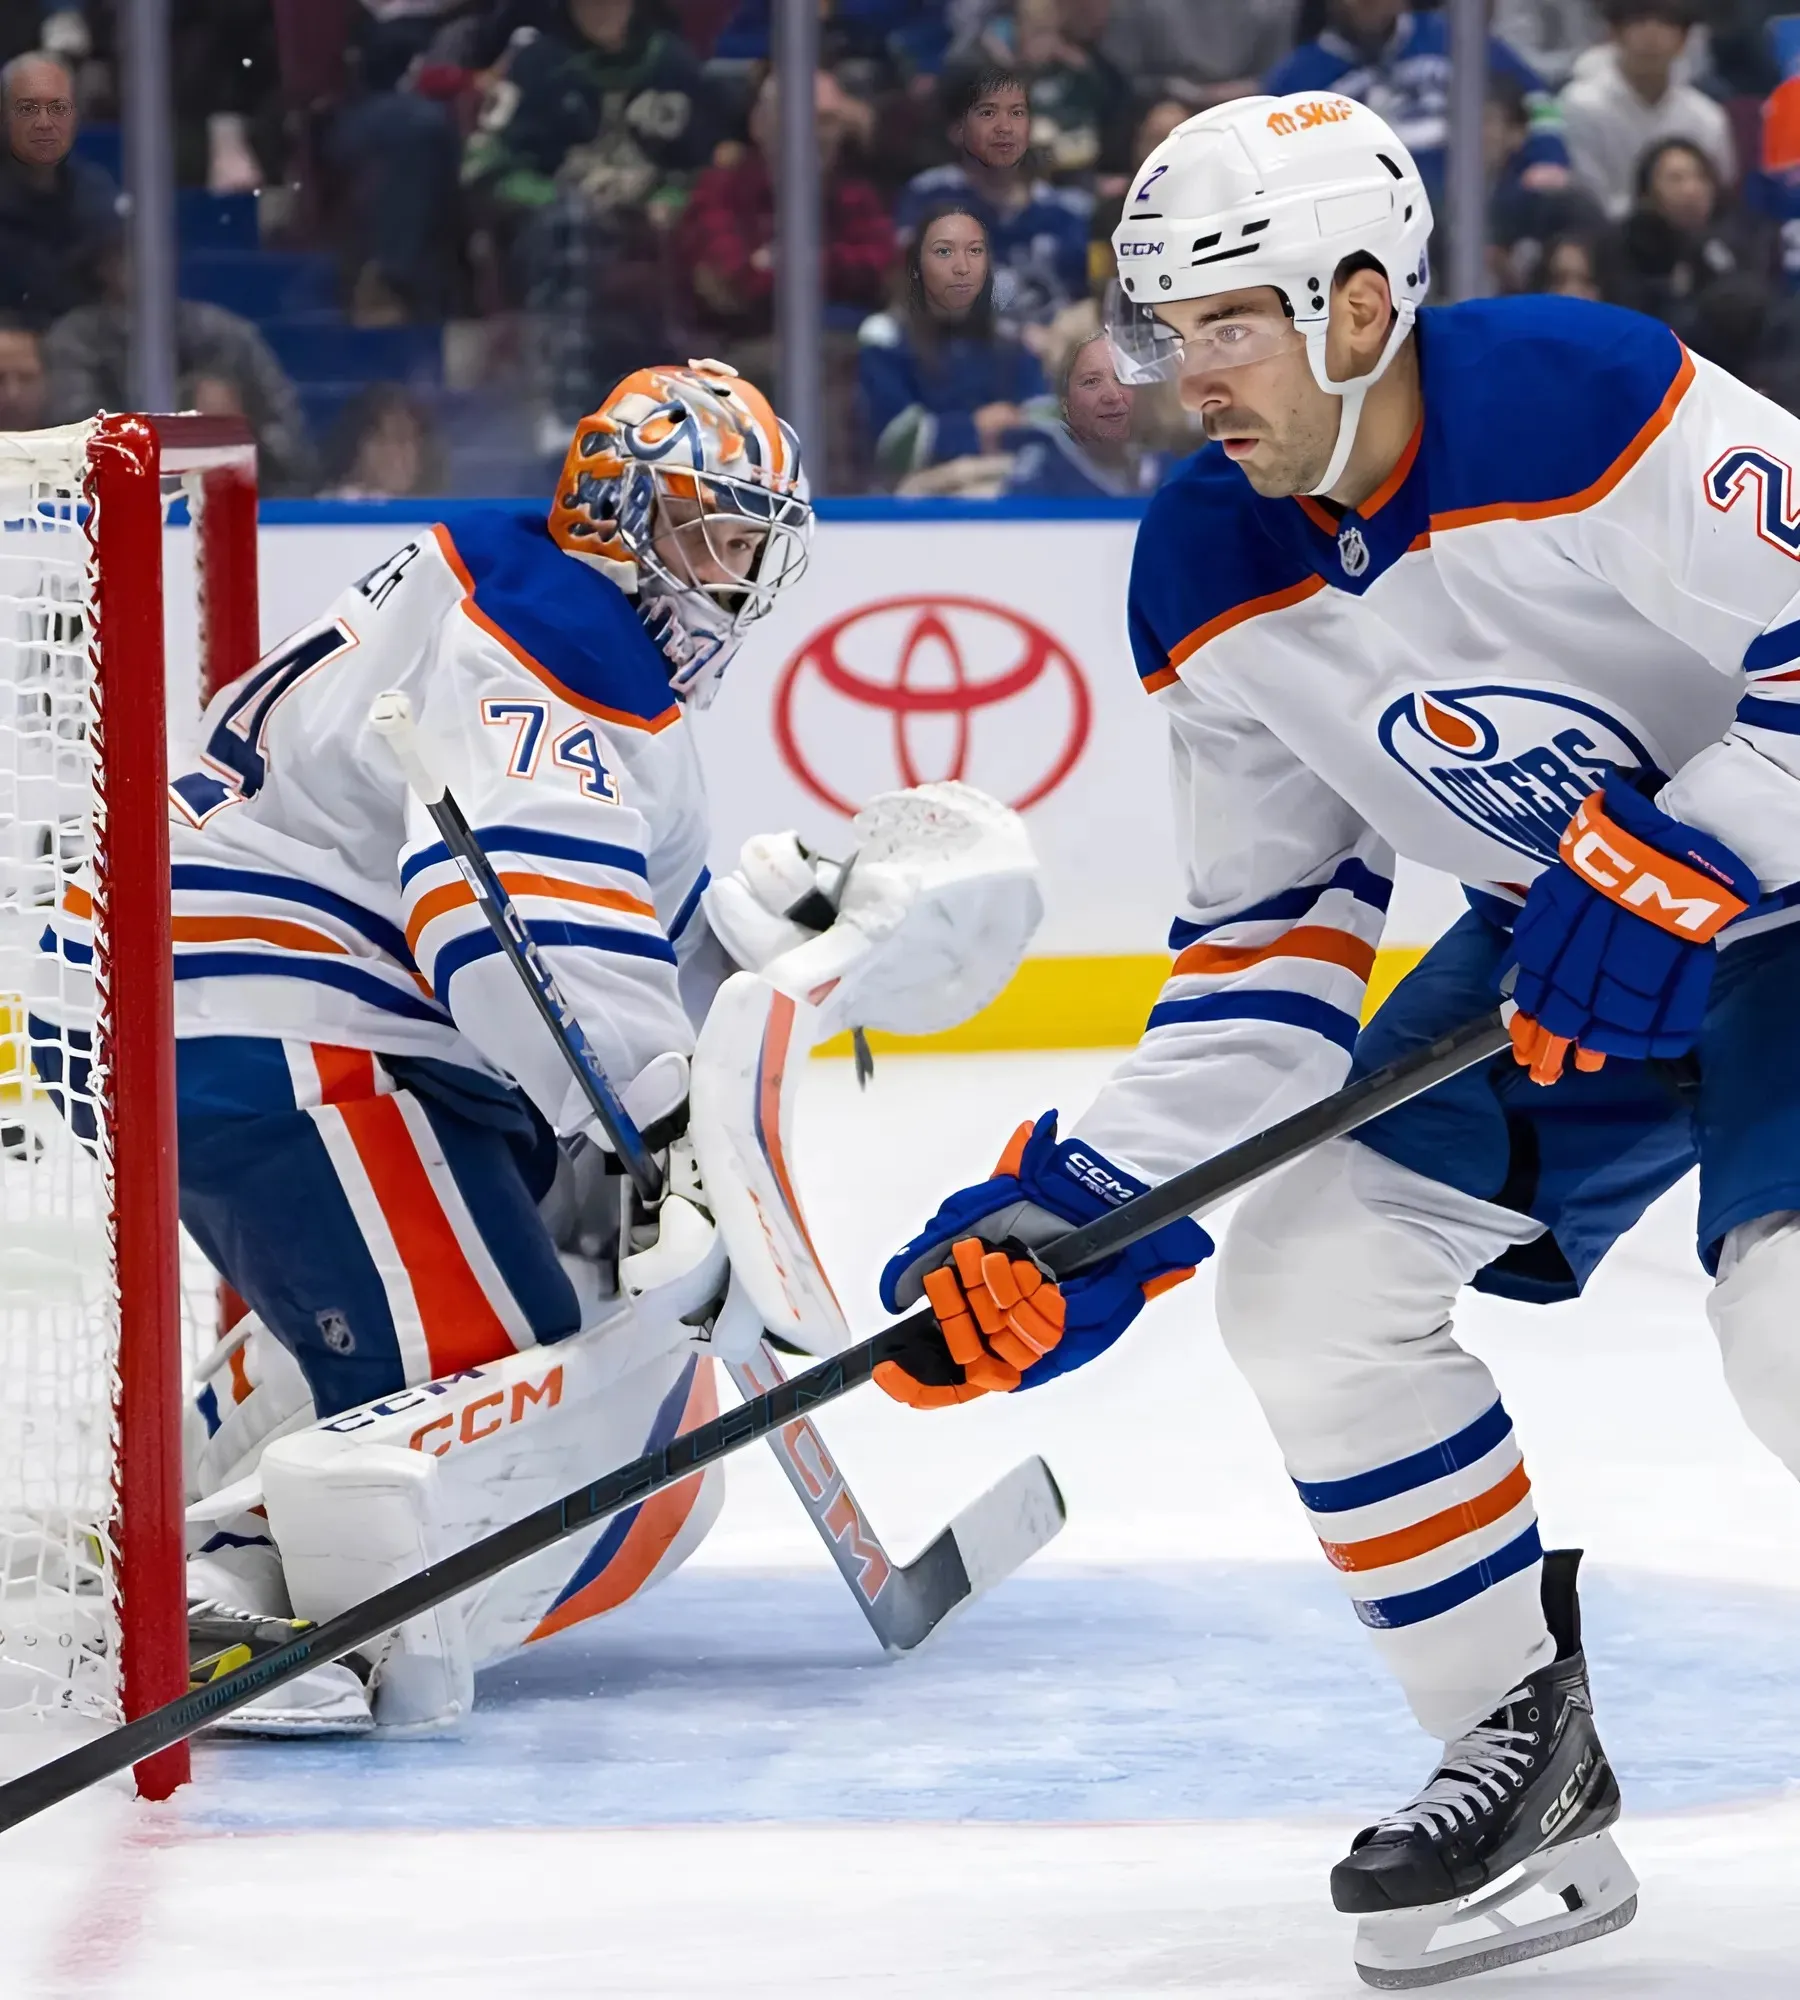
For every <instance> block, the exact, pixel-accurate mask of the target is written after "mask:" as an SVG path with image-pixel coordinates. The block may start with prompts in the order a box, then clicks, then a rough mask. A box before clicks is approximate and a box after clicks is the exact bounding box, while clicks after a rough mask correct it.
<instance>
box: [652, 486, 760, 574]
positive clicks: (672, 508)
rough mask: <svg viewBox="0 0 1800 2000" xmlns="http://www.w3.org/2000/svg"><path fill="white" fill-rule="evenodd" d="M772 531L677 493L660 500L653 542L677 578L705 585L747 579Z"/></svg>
mask: <svg viewBox="0 0 1800 2000" xmlns="http://www.w3.org/2000/svg"><path fill="white" fill-rule="evenodd" d="M767 533H768V531H767V529H765V528H761V527H758V526H757V525H756V523H755V522H753V521H745V520H742V519H740V518H739V517H738V516H737V515H735V514H719V513H708V512H706V511H704V510H703V509H702V508H701V506H700V503H699V502H698V501H697V500H683V499H678V498H676V497H675V496H673V495H670V496H668V497H666V498H664V499H663V500H662V501H661V502H660V503H659V505H658V514H657V529H656V534H655V537H654V547H655V549H656V555H657V559H658V561H660V562H661V563H662V565H663V567H664V568H665V569H667V570H668V572H669V574H670V575H671V576H673V577H674V578H675V579H676V581H677V582H680V583H686V584H692V585H695V586H696V587H698V588H700V589H705V588H707V587H708V586H711V587H713V588H720V587H729V586H730V585H732V584H734V583H742V582H743V581H744V579H745V578H746V577H747V576H748V575H749V574H750V572H751V571H752V570H753V569H754V568H755V567H756V559H757V557H758V556H760V555H761V554H762V546H763V541H764V539H765V537H766V535H767Z"/></svg>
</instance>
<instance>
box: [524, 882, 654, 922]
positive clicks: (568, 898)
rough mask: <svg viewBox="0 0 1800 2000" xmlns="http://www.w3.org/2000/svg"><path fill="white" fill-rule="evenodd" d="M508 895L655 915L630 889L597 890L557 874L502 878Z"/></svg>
mask: <svg viewBox="0 0 1800 2000" xmlns="http://www.w3.org/2000/svg"><path fill="white" fill-rule="evenodd" d="M500 882H501V886H502V887H503V888H504V889H505V890H506V893H507V894H508V895H509V896H548V897H550V898H551V899H552V900H553V901H561V902H565V903H591V904H592V905H593V906H594V908H595V909H597V910H623V911H625V912H626V913H627V914H628V915H630V916H634V917H650V918H654V917H655V915H656V906H655V905H654V904H652V903H647V902H645V901H644V899H643V897H642V896H634V895H633V894H632V893H631V891H630V890H629V889H597V888H595V887H594V886H593V884H592V883H590V882H565V881H563V879H562V878H561V877H560V876H557V875H502V876H501V877H500Z"/></svg>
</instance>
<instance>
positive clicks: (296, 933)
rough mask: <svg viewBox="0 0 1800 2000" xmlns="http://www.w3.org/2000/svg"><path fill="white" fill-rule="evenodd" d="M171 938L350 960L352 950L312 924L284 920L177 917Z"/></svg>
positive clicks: (189, 941)
mask: <svg viewBox="0 0 1800 2000" xmlns="http://www.w3.org/2000/svg"><path fill="white" fill-rule="evenodd" d="M169 935H170V936H171V937H172V938H173V939H174V940H175V942H176V943H177V944H275V945H280V946H281V947H282V949H283V950H284V951H322V952H331V953H335V954H336V955H338V956H339V957H343V958H348V957H349V956H350V947H349V946H348V945H347V944H342V943H340V942H339V941H338V940H337V939H336V938H334V937H328V936H327V935H326V934H325V932H323V931H316V930H314V929H313V927H312V925H311V924H296V923H290V922H289V921H288V920H287V919H286V918H285V917H176V918H175V919H174V920H173V921H172V922H171V923H170V925H169Z"/></svg>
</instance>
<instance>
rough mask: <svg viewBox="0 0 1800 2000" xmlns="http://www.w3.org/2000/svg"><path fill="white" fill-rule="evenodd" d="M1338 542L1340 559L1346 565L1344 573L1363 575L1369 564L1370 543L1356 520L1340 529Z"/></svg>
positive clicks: (1347, 574)
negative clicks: (1365, 538)
mask: <svg viewBox="0 0 1800 2000" xmlns="http://www.w3.org/2000/svg"><path fill="white" fill-rule="evenodd" d="M1337 544H1338V561H1339V562H1340V563H1342V564H1343V566H1344V574H1345V575H1346V576H1361V575H1362V573H1363V571H1364V570H1366V569H1367V568H1368V566H1369V545H1368V543H1367V542H1365V541H1364V540H1363V531H1362V530H1361V529H1360V528H1359V527H1358V526H1357V525H1356V523H1355V522H1354V521H1352V522H1351V523H1350V524H1349V525H1348V526H1347V527H1344V528H1340V529H1339V530H1338V538H1337Z"/></svg>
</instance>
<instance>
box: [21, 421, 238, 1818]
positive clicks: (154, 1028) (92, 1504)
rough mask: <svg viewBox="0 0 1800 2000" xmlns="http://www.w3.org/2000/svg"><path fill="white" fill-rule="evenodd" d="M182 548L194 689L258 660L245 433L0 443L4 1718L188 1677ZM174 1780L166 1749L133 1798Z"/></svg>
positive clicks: (139, 1702) (100, 429)
mask: <svg viewBox="0 0 1800 2000" xmlns="http://www.w3.org/2000/svg"><path fill="white" fill-rule="evenodd" d="M184 496H185V498H186V499H187V501H188V504H189V508H190V518H191V519H192V522H193V527H192V532H191V535H187V536H184V535H181V534H179V533H177V532H172V530H171V526H170V522H169V515H170V509H171V505H172V503H173V502H174V501H176V500H178V499H179V498H182V497H184ZM190 548H191V550H192V552H193V563H192V588H193V589H194V591H195V594H196V605H197V618H196V627H197V630H198V633H199V657H198V659H197V660H196V662H195V668H196V675H195V683H194V685H195V686H196V689H197V691H198V692H199V693H201V694H202V695H204V693H206V692H208V691H210V690H211V689H212V688H214V687H216V686H218V685H221V684H223V683H224V682H225V681H227V680H231V679H234V678H236V676H237V675H238V674H240V673H242V672H244V671H245V670H246V669H247V668H249V667H250V666H251V665H253V664H254V662H255V659H256V657H257V654H258V652H259V651H260V644H259V633H258V606H257V548H256V471H255V446H254V444H253V442H252V439H251V434H250V431H249V428H248V426H247V425H246V424H244V423H243V422H242V421H241V420H239V419H234V418H215V417H195V416H174V417H149V416H134V415H124V416H102V417H100V418H97V419H95V420H94V421H93V422H91V423H87V424H79V425H71V426H67V427H65V428H64V429H61V430H53V431H44V432H28V433H20V434H16V435H0V693H3V694H4V695H5V700H4V703H3V705H0V841H4V842H5V846H4V848H3V849H0V924H4V925H5V926H6V928H4V929H0V1023H5V1022H10V1026H9V1027H8V1028H7V1041H6V1042H5V1043H0V1055H3V1056H5V1057H6V1060H4V1061H0V1097H4V1098H7V1099H9V1100H10V1101H11V1102H12V1103H16V1105H17V1107H18V1109H17V1111H16V1113H14V1112H12V1111H11V1110H10V1108H7V1116H9V1117H11V1116H16V1118H17V1120H18V1123H17V1125H16V1127H14V1128H13V1131H14V1133H15V1135H16V1136H15V1139H14V1142H13V1143H12V1144H11V1145H9V1147H8V1148H7V1149H6V1154H5V1157H4V1158H3V1159H0V1230H11V1231H13V1232H14V1234H15V1242H16V1243H20V1244H22V1245H24V1247H23V1248H21V1249H19V1250H18V1251H17V1252H16V1253H15V1256H14V1262H15V1263H17V1264H19V1265H20V1266H21V1272H14V1273H13V1274H12V1278H11V1279H9V1278H8V1276H7V1272H6V1270H5V1269H0V1371H3V1372H0V1398H8V1397H10V1398H11V1401H10V1403H9V1404H7V1405H4V1406H0V1613H3V1615H0V1725H4V1724H5V1723H6V1722H7V1721H8V1720H9V1719H10V1720H17V1719H18V1717H19V1716H20V1715H23V1716H24V1717H26V1718H27V1723H28V1725H29V1724H30V1723H32V1722H38V1721H49V1722H54V1721H56V1720H57V1719H58V1718H60V1717H64V1716H74V1717H76V1718H79V1719H82V1720H83V1721H85V1722H86V1723H88V1724H89V1725H90V1726H91V1725H92V1724H93V1723H95V1722H98V1723H100V1724H102V1725H104V1724H105V1723H107V1722H109V1721H112V1720H116V1719H120V1718H124V1719H129V1718H131V1717H134V1716H137V1715H140V1714H142V1713H144V1712H145V1711H146V1710H148V1709H151V1708H154V1707H156V1706H158V1705H159V1704H160V1703H162V1702H165V1701H168V1700H170V1699H172V1698H173V1697H174V1696H176V1695H178V1694H180V1693H181V1692H182V1690H183V1689H184V1688H185V1686H186V1684H187V1629H186V1593H185V1588H184V1577H183V1523H182V1513H183V1490H182V1464H181V1432H182V1396H183V1380H184V1361H185V1354H184V1336H183V1324H182V1297H181V1273H180V1250H179V1221H178V1211H177V1188H176V1172H175V1040H174V987H173V973H172V964H171V936H170V909H169V904H170V895H169V834H168V806H167V798H168V754H167V752H168V744H167V738H168V729H169V723H170V709H171V686H172V677H171V674H170V671H169V661H168V657H167V646H166V642H165V618H166V609H167V604H166V599H167V597H168V596H169V594H170V593H171V592H172V591H173V590H174V589H175V588H177V587H185V584H186V579H185V578H183V579H182V580H181V583H180V585H178V583H177V580H176V578H175V577H173V576H172V575H170V574H169V573H168V572H169V569H170V567H171V564H172V559H173V558H174V557H176V556H177V555H178V554H182V553H184V552H185V551H186V550H188V549H190ZM182 719H183V720H185V718H182ZM8 798H10V801H11V807H12V810H11V812H10V815H9V813H8V812H7V810H6V805H7V800H8ZM9 828H10V833H9V832H8V829H9ZM84 926H85V927H84ZM34 953H35V954H36V956H35V957H34V956H32V954H34ZM45 1100H48V1105H46V1102H45ZM0 1108H5V1107H0ZM21 1222H23V1223H24V1224H25V1225H26V1228H25V1230H24V1231H23V1232H20V1231H19V1230H18V1225H19V1224H20V1223H21ZM97 1263H98V1264H100V1265H102V1266H106V1267H108V1268H103V1269H99V1270H96V1269H95V1268H94V1267H95V1265H96V1264H97ZM8 1375H10V1377H11V1378H12V1379H11V1381H10V1383H9V1380H8V1379H7V1378H8ZM108 1377H110V1385H111V1408H110V1409H108V1408H107V1407H106V1406H105V1402H104V1398H105V1394H106V1386H105V1385H106V1381H107V1378H108ZM9 1444H10V1446H11V1447H12V1448H11V1450H10V1451H9V1449H8V1447H9ZM103 1473H104V1474H109V1475H110V1480H109V1482H108V1483H106V1484H103V1483H102V1474H103ZM90 1516H91V1517H93V1518H90ZM44 1754H45V1755H48V1754H50V1751H49V1748H48V1747H46V1749H45V1751H44ZM29 1761H33V1762H35V1761H38V1760H37V1759H36V1758H30V1759H29ZM187 1775H188V1758H187V1751H186V1748H185V1746H183V1747H180V1748H177V1749H173V1750H169V1751H165V1752H163V1753H161V1754H160V1755H159V1756H157V1757H155V1758H152V1759H150V1760H148V1761H147V1762H146V1763H144V1764H142V1765H140V1766H139V1767H138V1769H137V1781H138V1789H139V1791H140V1793H141V1794H142V1795H143V1796H145V1797H147V1798H163V1797H166V1796H167V1795H168V1794H169V1793H170V1792H171V1791H173V1790H174V1788H175V1787H176V1786H177V1785H179V1784H181V1783H182V1782H184V1781H185V1779H186V1777H187Z"/></svg>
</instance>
